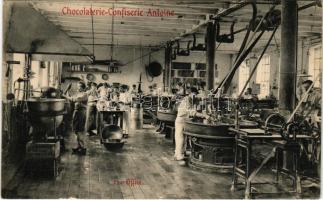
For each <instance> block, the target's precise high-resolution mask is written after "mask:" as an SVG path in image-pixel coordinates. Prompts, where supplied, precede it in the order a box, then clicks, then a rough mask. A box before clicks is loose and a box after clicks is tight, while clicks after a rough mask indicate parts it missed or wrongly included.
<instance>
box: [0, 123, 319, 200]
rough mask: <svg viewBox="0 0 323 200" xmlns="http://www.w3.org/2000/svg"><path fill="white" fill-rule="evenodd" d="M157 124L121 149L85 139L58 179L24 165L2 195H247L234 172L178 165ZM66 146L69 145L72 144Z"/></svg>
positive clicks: (68, 157)
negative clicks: (236, 185)
mask: <svg viewBox="0 0 323 200" xmlns="http://www.w3.org/2000/svg"><path fill="white" fill-rule="evenodd" d="M154 130H155V128H154V127H152V126H149V127H148V126H147V127H146V128H145V129H143V130H140V131H137V132H135V133H131V134H130V136H129V139H128V143H127V144H126V145H125V146H124V148H123V150H122V151H121V152H109V151H107V150H106V149H105V148H104V147H103V146H101V145H100V142H99V139H98V137H96V136H92V137H90V138H88V139H87V145H88V153H87V155H86V156H77V155H73V154H71V151H68V152H66V153H64V154H63V155H62V158H61V171H60V174H59V176H58V177H57V178H56V179H55V180H54V179H49V178H35V177H33V176H30V175H26V173H24V172H23V170H20V171H19V172H18V173H17V174H16V176H15V177H14V178H13V179H12V180H11V181H10V182H9V183H8V184H7V185H6V186H5V187H3V188H2V197H4V198H52V199H55V198H82V199H85V198H92V199H93V198H95V199H100V198H105V199H106V198H117V199H121V198H154V199H155V198H172V199H173V198H186V199H187V198H191V199H192V198H217V199H219V198H226V199H231V198H238V199H240V198H243V196H244V195H243V190H238V191H237V192H234V193H231V192H230V182H231V176H230V174H226V175H225V174H210V173H205V172H200V171H195V170H193V169H190V168H188V167H183V166H179V165H177V163H176V162H175V161H173V160H172V155H173V146H172V143H171V141H170V140H167V139H165V138H164V136H163V135H159V134H157V133H155V131H154ZM67 146H68V147H69V149H70V148H71V147H72V144H70V143H68V144H67ZM127 179H132V180H136V181H137V183H138V184H137V185H133V186H131V185H129V184H127V183H125V181H126V180H127ZM117 181H118V182H119V184H116V182H117ZM139 181H140V182H141V183H140V184H139ZM128 183H129V182H128ZM4 191H5V192H4ZM307 193H309V194H308V196H307V197H312V198H318V196H317V195H318V194H317V193H316V194H315V195H314V194H312V193H311V191H308V192H307ZM271 197H272V196H268V195H267V196H262V198H271ZM284 197H292V196H284Z"/></svg>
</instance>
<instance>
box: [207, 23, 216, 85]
mask: <svg viewBox="0 0 323 200" xmlns="http://www.w3.org/2000/svg"><path fill="white" fill-rule="evenodd" d="M214 57H215V25H214V23H212V22H208V23H207V29H206V88H207V89H208V90H212V89H213V87H214Z"/></svg>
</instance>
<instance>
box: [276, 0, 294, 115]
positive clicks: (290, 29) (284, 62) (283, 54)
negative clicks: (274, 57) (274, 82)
mask: <svg viewBox="0 0 323 200" xmlns="http://www.w3.org/2000/svg"><path fill="white" fill-rule="evenodd" d="M296 59H297V1H296V0H282V21H281V51H280V86H279V108H280V109H282V110H290V111H292V110H293V107H294V104H295V91H296V84H295V83H296V62H297V61H296Z"/></svg>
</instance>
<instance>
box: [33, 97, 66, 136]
mask: <svg viewBox="0 0 323 200" xmlns="http://www.w3.org/2000/svg"><path fill="white" fill-rule="evenodd" d="M27 105H28V115H29V122H30V123H31V125H32V126H33V127H34V128H35V129H37V130H43V131H45V132H50V131H52V130H53V129H54V127H55V128H57V127H58V126H59V125H60V124H61V123H62V121H63V112H64V111H65V99H45V98H30V99H28V100H27Z"/></svg>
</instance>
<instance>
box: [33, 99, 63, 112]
mask: <svg viewBox="0 0 323 200" xmlns="http://www.w3.org/2000/svg"><path fill="white" fill-rule="evenodd" d="M27 105H28V111H29V112H30V113H33V114H39V115H41V114H44V115H59V113H61V112H63V111H64V109H65V99H47V98H46V99H45V98H30V99H28V100H27Z"/></svg>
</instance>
